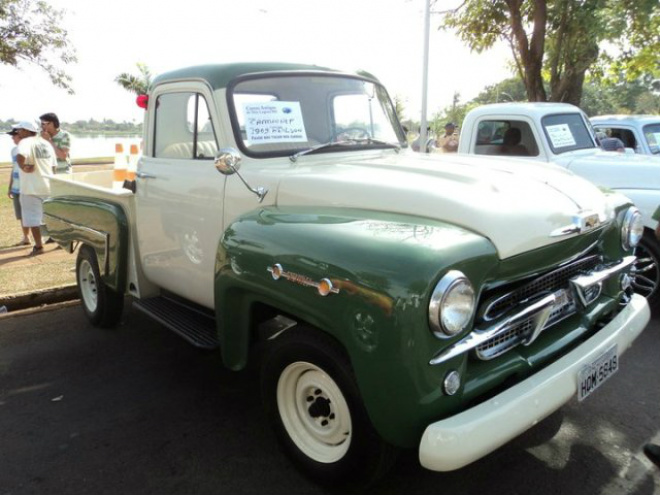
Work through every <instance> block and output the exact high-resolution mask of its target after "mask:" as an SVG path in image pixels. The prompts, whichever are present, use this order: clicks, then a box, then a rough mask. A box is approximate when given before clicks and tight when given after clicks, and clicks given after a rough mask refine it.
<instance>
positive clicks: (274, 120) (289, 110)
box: [243, 101, 307, 144]
mask: <svg viewBox="0 0 660 495" xmlns="http://www.w3.org/2000/svg"><path fill="white" fill-rule="evenodd" d="M243 115H245V131H246V132H247V138H248V140H249V142H250V144H269V143H299V142H301V141H307V133H306V132H305V124H304V122H303V117H302V111H301V109H300V102H298V101H268V102H263V103H244V104H243Z"/></svg>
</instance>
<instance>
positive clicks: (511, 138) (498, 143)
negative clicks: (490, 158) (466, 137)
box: [474, 120, 539, 156]
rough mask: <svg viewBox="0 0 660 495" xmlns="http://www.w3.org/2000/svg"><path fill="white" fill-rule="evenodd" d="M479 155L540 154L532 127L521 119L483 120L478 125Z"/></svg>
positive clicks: (477, 142)
mask: <svg viewBox="0 0 660 495" xmlns="http://www.w3.org/2000/svg"><path fill="white" fill-rule="evenodd" d="M474 152H475V154H477V155H508V156H538V155H539V148H538V146H537V144H536V139H535V138H534V133H533V132H532V128H531V127H530V125H529V124H528V123H527V122H524V121H521V120H482V121H481V122H479V124H478V126H477V137H476V143H475V149H474Z"/></svg>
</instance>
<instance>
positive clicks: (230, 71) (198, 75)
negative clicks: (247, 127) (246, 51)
mask: <svg viewBox="0 0 660 495" xmlns="http://www.w3.org/2000/svg"><path fill="white" fill-rule="evenodd" d="M282 71H286V72H288V71H300V72H309V71H312V72H327V73H334V74H340V73H341V72H339V71H336V70H333V69H329V68H327V67H321V66H318V65H306V64H291V63H281V62H246V63H231V64H210V65H198V66H194V67H185V68H182V69H177V70H174V71H171V72H166V73H164V74H161V75H159V76H157V77H156V78H155V79H154V80H153V82H152V84H151V87H152V88H153V87H156V86H158V85H159V84H162V83H165V82H174V81H186V80H188V81H190V80H203V81H205V82H207V83H208V84H209V85H210V86H211V88H213V89H214V90H216V89H220V88H226V87H227V86H228V85H229V83H230V82H231V81H232V80H233V79H235V78H237V77H239V76H244V75H247V74H257V73H264V72H282ZM360 74H361V75H362V76H365V77H370V78H373V76H371V75H370V74H367V73H360Z"/></svg>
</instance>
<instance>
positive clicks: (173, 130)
mask: <svg viewBox="0 0 660 495" xmlns="http://www.w3.org/2000/svg"><path fill="white" fill-rule="evenodd" d="M154 142H155V145H154V156H155V157H156V158H170V159H180V160H211V159H213V158H214V157H215V156H216V154H217V152H218V145H217V140H216V137H215V131H214V129H213V123H212V121H211V115H210V112H209V108H208V105H207V102H206V99H205V98H204V96H203V95H201V94H199V93H191V92H181V93H167V94H163V95H160V96H158V99H157V101H156V126H155V132H154Z"/></svg>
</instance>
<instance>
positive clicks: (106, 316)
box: [76, 246, 124, 328]
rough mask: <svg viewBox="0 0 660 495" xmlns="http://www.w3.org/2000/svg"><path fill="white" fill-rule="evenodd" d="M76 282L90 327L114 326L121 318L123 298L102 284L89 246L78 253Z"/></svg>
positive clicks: (94, 257) (92, 251)
mask: <svg viewBox="0 0 660 495" xmlns="http://www.w3.org/2000/svg"><path fill="white" fill-rule="evenodd" d="M76 280H77V282H78V294H79V295H80V301H81V302H82V308H83V311H85V314H86V315H87V318H88V319H89V321H90V322H91V323H92V325H95V326H98V327H103V328H108V327H113V326H115V325H116V324H117V323H118V322H119V319H120V318H121V313H122V310H123V308H124V297H123V295H122V294H119V293H117V292H116V291H114V290H112V289H111V288H110V287H108V286H107V285H106V284H105V283H104V282H103V280H102V279H101V273H100V271H99V263H98V259H97V257H96V252H95V251H94V250H93V249H92V248H91V247H89V246H82V247H81V248H80V251H79V252H78V258H77V260H76Z"/></svg>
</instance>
